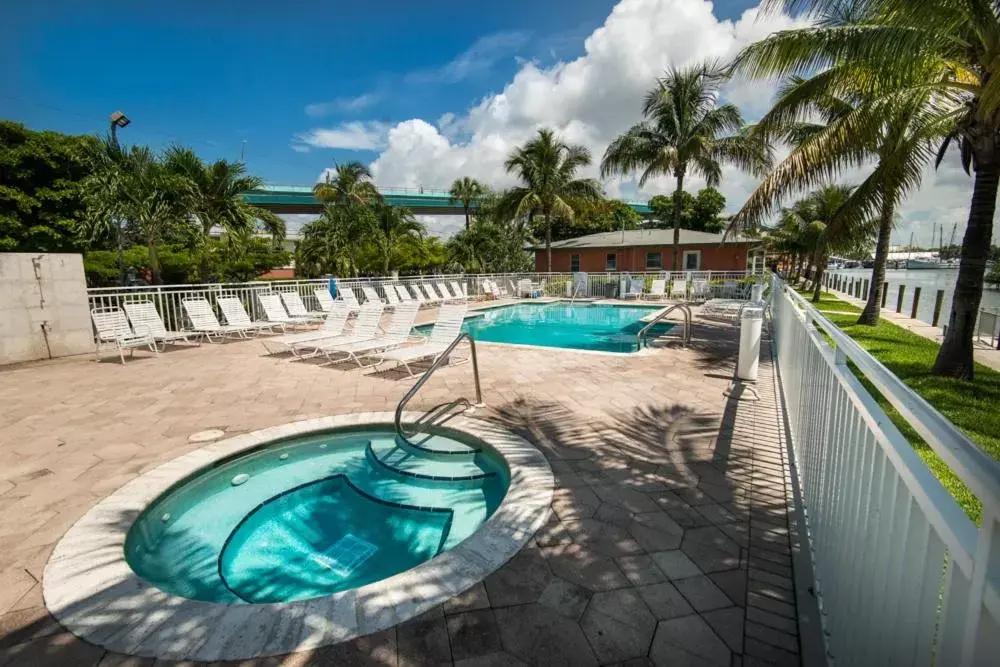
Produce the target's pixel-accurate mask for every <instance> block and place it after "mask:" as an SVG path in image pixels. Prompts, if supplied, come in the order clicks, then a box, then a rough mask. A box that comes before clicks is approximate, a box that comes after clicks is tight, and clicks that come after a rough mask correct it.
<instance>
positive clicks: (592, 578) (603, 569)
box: [487, 543, 628, 600]
mask: <svg viewBox="0 0 1000 667" xmlns="http://www.w3.org/2000/svg"><path fill="white" fill-rule="evenodd" d="M541 551H542V554H543V555H544V556H545V558H546V559H547V560H548V562H549V567H551V568H552V573H553V574H555V575H556V576H559V577H562V578H563V579H565V580H566V581H568V582H570V583H573V584H576V585H578V586H582V587H583V588H586V589H587V590H591V591H606V590H611V589H613V588H625V587H626V586H628V579H626V578H625V575H623V574H622V573H621V570H619V569H618V566H617V565H615V562H614V561H613V560H612V559H611V558H610V557H608V556H604V555H602V554H600V553H598V552H596V551H594V550H593V549H591V548H589V547H588V546H587V545H583V544H575V543H574V544H560V545H557V546H554V547H548V548H547V549H542V550H541ZM487 589H489V586H487ZM492 599H493V594H492V593H490V600H492Z"/></svg>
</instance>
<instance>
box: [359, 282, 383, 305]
mask: <svg viewBox="0 0 1000 667" xmlns="http://www.w3.org/2000/svg"><path fill="white" fill-rule="evenodd" d="M361 293H362V294H364V295H365V303H370V302H374V303H381V304H382V305H383V306H385V301H383V300H382V297H380V296H379V295H378V292H376V291H375V288H374V287H369V286H367V285H366V286H364V287H362V288H361Z"/></svg>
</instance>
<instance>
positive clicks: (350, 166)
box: [313, 162, 381, 206]
mask: <svg viewBox="0 0 1000 667" xmlns="http://www.w3.org/2000/svg"><path fill="white" fill-rule="evenodd" d="M334 171H335V172H336V176H334V177H333V178H331V177H330V172H329V171H328V172H327V174H326V178H324V180H323V181H321V182H319V183H317V184H316V185H314V186H313V196H314V197H316V199H318V200H319V201H321V202H324V203H332V204H341V205H348V206H350V205H357V204H368V203H371V202H374V201H377V200H379V199H381V195H379V193H378V188H376V187H375V183H374V182H373V181H372V172H371V170H370V169H369V168H368V167H366V166H365V165H363V164H362V163H360V162H348V163H346V164H334Z"/></svg>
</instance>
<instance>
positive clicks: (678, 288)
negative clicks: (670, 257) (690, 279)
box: [670, 278, 687, 301]
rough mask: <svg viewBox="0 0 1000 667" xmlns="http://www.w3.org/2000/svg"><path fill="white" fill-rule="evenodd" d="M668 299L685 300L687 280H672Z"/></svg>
mask: <svg viewBox="0 0 1000 667" xmlns="http://www.w3.org/2000/svg"><path fill="white" fill-rule="evenodd" d="M670 298H671V299H680V300H681V301H683V300H684V299H686V298H687V280H685V279H683V278H674V280H673V281H671V283H670Z"/></svg>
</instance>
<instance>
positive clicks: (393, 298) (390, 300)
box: [382, 285, 401, 308]
mask: <svg viewBox="0 0 1000 667" xmlns="http://www.w3.org/2000/svg"><path fill="white" fill-rule="evenodd" d="M382 291H383V292H385V302H386V303H387V304H388V306H389V308H395V307H396V306H398V305H399V304H400V303H401V302H400V300H399V297H398V296H397V295H396V290H394V289H393V288H392V285H382Z"/></svg>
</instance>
